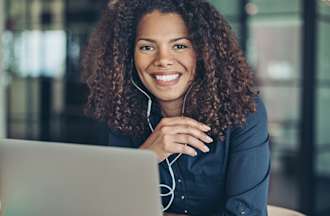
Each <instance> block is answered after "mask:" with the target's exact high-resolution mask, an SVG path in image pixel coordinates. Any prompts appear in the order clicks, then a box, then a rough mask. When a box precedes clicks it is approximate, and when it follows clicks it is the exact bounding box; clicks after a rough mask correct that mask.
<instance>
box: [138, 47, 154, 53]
mask: <svg viewBox="0 0 330 216" xmlns="http://www.w3.org/2000/svg"><path fill="white" fill-rule="evenodd" d="M139 50H141V51H144V52H145V51H152V50H154V48H153V47H152V46H149V45H144V46H140V47H139Z"/></svg>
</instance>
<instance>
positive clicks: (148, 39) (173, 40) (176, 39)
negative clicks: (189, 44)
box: [137, 37, 190, 43]
mask: <svg viewBox="0 0 330 216" xmlns="http://www.w3.org/2000/svg"><path fill="white" fill-rule="evenodd" d="M182 39H186V40H189V41H190V38H189V37H178V38H173V39H171V40H170V42H171V43H173V42H175V41H178V40H182ZM140 40H145V41H150V42H153V43H156V41H155V40H153V39H150V38H139V39H138V40H137V42H138V41H140Z"/></svg>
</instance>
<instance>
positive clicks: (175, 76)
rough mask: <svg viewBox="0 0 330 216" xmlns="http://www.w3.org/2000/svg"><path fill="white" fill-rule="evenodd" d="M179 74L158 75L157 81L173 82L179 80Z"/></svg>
mask: <svg viewBox="0 0 330 216" xmlns="http://www.w3.org/2000/svg"><path fill="white" fill-rule="evenodd" d="M179 76H180V75H179V74H170V75H156V76H155V78H156V80H159V81H172V80H176V79H178V78H179Z"/></svg>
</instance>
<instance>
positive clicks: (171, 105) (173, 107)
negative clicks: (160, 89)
mask: <svg viewBox="0 0 330 216" xmlns="http://www.w3.org/2000/svg"><path fill="white" fill-rule="evenodd" d="M159 104H160V106H161V110H162V114H163V116H165V117H175V116H181V111H182V101H180V102H178V101H166V102H165V101H160V102H159Z"/></svg>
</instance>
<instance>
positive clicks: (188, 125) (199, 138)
mask: <svg viewBox="0 0 330 216" xmlns="http://www.w3.org/2000/svg"><path fill="white" fill-rule="evenodd" d="M210 129H211V128H210V127H208V126H207V125H205V124H203V123H201V122H198V121H196V120H194V119H192V118H189V117H168V118H163V119H162V120H161V121H160V122H159V124H158V125H157V127H156V128H155V130H154V131H153V133H152V134H151V135H150V136H149V137H148V139H147V140H146V141H145V142H144V143H143V144H142V145H141V147H140V148H141V149H149V150H151V151H153V152H155V153H156V155H157V156H158V160H159V162H161V161H163V160H165V158H167V157H168V156H170V155H171V154H175V153H182V154H186V155H190V156H193V157H194V156H196V155H197V152H196V150H195V149H194V148H197V149H200V150H201V151H202V152H208V151H209V149H208V147H207V146H206V145H205V144H204V143H212V142H213V140H212V138H211V137H209V136H208V135H207V134H206V132H208V131H209V130H210Z"/></svg>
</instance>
